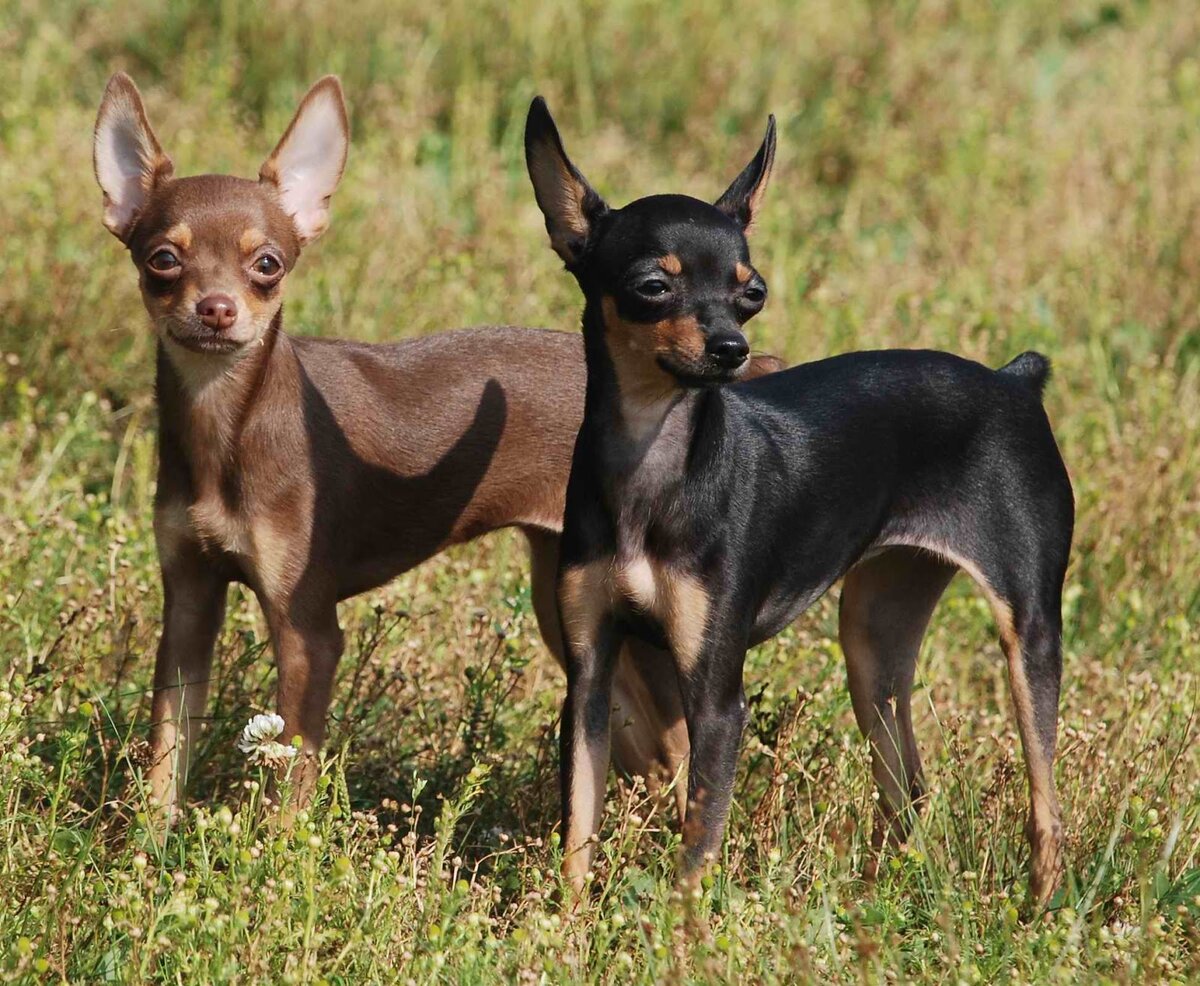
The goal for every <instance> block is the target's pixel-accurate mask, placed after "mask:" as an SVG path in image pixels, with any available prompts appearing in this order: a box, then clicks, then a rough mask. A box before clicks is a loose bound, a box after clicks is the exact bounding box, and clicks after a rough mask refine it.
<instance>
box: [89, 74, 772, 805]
mask: <svg viewBox="0 0 1200 986" xmlns="http://www.w3.org/2000/svg"><path fill="white" fill-rule="evenodd" d="M348 144H349V128H348V124H347V119H346V110H345V105H344V102H343V99H342V92H341V87H340V85H339V84H338V81H337V79H335V78H334V77H332V76H329V77H326V78H324V79H321V80H320V81H319V82H317V83H316V85H314V86H313V87H312V89H311V90H309V92H308V94H307V95H306V96H305V97H304V100H303V101H302V102H301V104H300V107H299V109H298V110H297V112H296V116H295V118H294V119H293V120H292V122H291V124H290V125H289V126H288V128H287V131H286V132H285V133H284V135H283V137H282V139H281V140H280V141H279V144H278V146H277V147H276V148H275V150H274V151H273V152H272V154H271V155H270V157H268V158H267V160H266V163H264V164H263V166H262V168H261V169H260V171H259V178H258V180H257V181H255V180H247V179H243V178H235V177H231V176H227V175H201V176H197V177H189V178H174V177H172V164H171V159H170V158H169V157H168V156H167V155H166V154H165V153H164V152H163V150H162V147H161V146H160V145H159V142H158V140H157V138H156V137H155V135H154V131H153V130H152V129H151V127H150V124H149V122H148V120H147V118H146V113H145V109H144V107H143V104H142V100H141V97H140V95H139V93H138V90H137V88H136V87H135V86H134V84H133V82H132V80H130V79H129V77H128V76H126V75H123V74H117V75H114V76H113V77H112V79H111V80H110V81H109V83H108V87H107V89H106V90H105V93H104V98H103V101H102V103H101V105H100V112H99V116H98V118H97V120H96V131H95V168H96V177H97V180H98V181H99V183H100V187H101V189H102V190H103V192H104V224H105V226H107V227H108V229H109V230H110V231H111V232H112V233H113V234H115V235H116V236H117V237H118V239H120V240H121V242H122V243H124V244H125V245H126V246H127V247H128V249H129V252H130V255H131V257H132V259H133V262H134V265H135V266H136V267H137V269H138V272H139V276H140V285H141V291H142V298H143V300H144V302H145V305H146V310H147V311H148V312H149V314H150V318H151V321H152V322H153V325H154V328H155V331H156V334H157V337H158V368H157V369H158V378H157V394H158V404H159V412H160V432H159V460H160V461H159V471H158V490H157V497H156V503H155V520H154V526H155V535H156V538H157V542H158V553H159V560H160V563H161V566H162V577H163V597H164V613H163V634H162V641H161V644H160V646H159V651H158V660H157V664H156V666H155V674H154V702H153V710H152V717H153V725H152V730H151V748H152V758H153V762H152V766H151V767H150V770H149V782H150V788H151V793H152V794H153V796H154V797H155V798H157V799H158V800H159V801H160V802H161V803H163V804H165V805H174V804H175V803H176V801H177V799H178V798H179V796H180V792H181V791H182V785H183V781H184V775H185V773H186V764H187V746H188V730H189V722H190V720H191V719H194V718H196V717H199V716H202V715H203V714H204V708H205V700H206V697H207V691H208V689H207V682H208V679H209V675H210V667H211V662H212V654H213V646H214V642H215V640H216V636H217V633H218V631H219V630H220V626H221V621H222V617H223V613H224V607H225V596H226V589H227V586H228V585H229V583H230V582H234V581H237V582H242V583H244V584H246V585H248V586H249V587H250V588H251V589H252V590H253V591H254V593H255V595H256V596H257V597H258V600H259V602H260V603H261V605H262V608H263V611H264V613H265V615H266V619H267V623H268V625H269V628H270V633H271V641H272V644H273V646H274V648H275V657H276V661H277V662H278V669H279V696H278V710H279V713H280V715H282V717H283V719H284V721H285V723H286V730H285V734H284V736H283V739H284V740H285V741H286V740H290V739H291V738H292V737H294V736H300V737H301V741H302V750H303V752H304V753H305V754H306V757H305V759H304V760H303V761H302V763H301V766H300V768H299V770H298V774H299V790H300V791H301V793H302V795H303V794H306V793H307V791H308V790H309V788H310V786H311V782H312V780H313V777H314V767H315V760H314V754H315V753H316V751H317V750H318V749H319V747H320V745H321V742H322V739H323V737H324V732H325V717H326V712H327V711H328V707H329V702H330V693H331V690H332V686H333V678H334V671H335V669H336V666H337V662H338V658H339V656H340V655H341V652H342V631H341V629H340V627H339V626H338V621H337V602H338V601H339V600H341V599H345V598H347V597H349V596H353V595H355V594H357V593H360V592H363V591H365V590H367V589H370V588H373V587H375V586H378V585H380V584H382V583H384V582H386V581H388V580H389V579H391V578H393V577H394V576H396V575H398V574H400V573H402V572H404V571H406V570H408V569H410V568H412V567H413V566H414V565H417V564H418V563H420V562H422V561H424V560H426V559H427V558H429V557H431V556H432V555H434V554H436V553H437V552H439V551H441V550H442V549H443V548H445V547H447V546H448V545H451V544H456V543H460V542H462V541H466V540H469V539H470V538H473V537H476V536H478V535H480V534H483V533H486V532H488V531H494V530H496V529H498V528H501V527H519V528H520V529H521V530H522V531H523V532H524V533H525V535H526V536H527V538H528V540H529V544H530V549H531V554H532V560H533V575H532V581H533V601H534V609H535V612H536V615H537V619H538V622H539V626H540V627H541V630H542V635H543V637H544V639H545V640H546V643H547V645H548V646H549V647H550V649H551V651H553V652H554V654H555V655H556V657H558V658H559V660H560V662H561V660H562V635H561V632H560V630H559V626H558V617H557V613H556V606H555V601H554V579H555V574H556V569H557V564H558V533H559V531H560V530H561V527H562V514H563V503H564V494H565V488H566V481H567V474H568V471H569V469H570V464H571V452H572V448H573V446H574V442H575V436H576V433H577V431H578V429H579V423H580V421H581V419H582V412H583V407H582V400H581V395H582V393H583V389H584V379H585V374H584V365H583V347H582V342H581V339H580V337H579V336H578V335H573V334H565V333H557V332H546V331H534V330H529V329H516V328H488V329H479V330H473V331H460V332H448V333H445V334H442V335H439V336H435V337H431V338H425V339H418V340H412V341H408V342H403V343H399V344H396V345H375V346H368V345H363V344H359V343H354V342H337V341H325V340H317V339H296V338H291V337H289V336H288V335H286V334H285V333H284V332H283V329H282V320H283V319H282V309H281V305H282V295H283V282H284V281H285V280H286V277H287V275H288V273H289V272H290V271H291V270H292V269H293V267H294V266H295V264H296V261H297V259H298V257H299V255H300V251H301V249H302V248H303V247H304V246H305V245H306V244H307V243H309V242H310V241H311V240H313V239H315V238H316V237H317V236H319V235H320V234H321V232H322V231H323V230H324V229H325V227H326V226H327V224H328V222H329V199H330V196H331V195H332V194H333V192H334V189H335V188H336V187H337V184H338V182H339V180H340V178H341V174H342V169H343V167H344V165H345V161H346V153H347V148H348ZM780 365H781V364H780V363H779V362H778V361H777V360H774V359H773V358H770V357H760V358H759V359H758V360H757V361H756V362H755V364H754V366H753V368H752V369H751V370H750V371H749V372H750V373H751V374H760V373H767V372H771V371H772V370H774V369H778V368H779V366H780ZM613 723H614V726H615V727H616V728H614V730H613V743H614V753H615V757H616V760H617V763H618V766H619V767H620V768H621V769H622V770H624V771H625V772H626V773H629V774H634V775H642V776H646V777H648V778H653V777H655V776H656V775H657V776H663V775H664V774H665V775H666V776H673V775H674V774H675V772H676V771H677V769H678V767H679V764H680V763H682V762H683V761H684V760H686V756H687V730H686V727H685V725H684V721H683V712H682V707H681V705H680V697H679V688H678V683H677V681H676V678H675V673H674V669H673V667H672V665H671V662H670V661H669V659H667V657H666V656H665V655H664V654H662V653H661V652H660V651H657V650H655V649H653V648H651V647H648V646H645V645H634V646H632V647H630V648H629V649H628V650H626V651H625V652H624V653H623V654H622V656H621V659H620V665H619V669H618V672H617V676H616V682H615V693H614V709H613ZM180 768H184V769H180Z"/></svg>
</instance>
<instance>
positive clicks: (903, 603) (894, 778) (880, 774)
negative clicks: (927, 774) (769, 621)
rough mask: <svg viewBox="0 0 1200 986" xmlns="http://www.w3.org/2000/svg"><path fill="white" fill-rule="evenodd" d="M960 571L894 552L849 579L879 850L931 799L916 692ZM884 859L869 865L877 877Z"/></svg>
mask: <svg viewBox="0 0 1200 986" xmlns="http://www.w3.org/2000/svg"><path fill="white" fill-rule="evenodd" d="M955 571H956V568H955V566H954V565H952V564H950V563H949V562H946V561H944V560H942V559H941V558H938V557H936V556H935V555H932V554H930V553H928V552H923V551H920V550H917V549H912V548H890V549H887V550H885V551H884V552H882V553H881V554H878V555H875V556H874V557H872V558H869V559H868V560H866V561H864V562H861V563H860V564H858V565H857V566H855V567H854V568H853V569H851V570H850V572H849V573H847V575H846V578H845V582H844V584H843V586H842V600H841V609H840V613H839V629H840V636H841V644H842V651H843V653H844V654H845V656H846V670H847V676H848V678H849V681H850V698H851V701H852V702H853V705H854V716H855V719H856V720H857V721H858V728H859V729H860V730H861V731H862V734H863V735H864V736H865V737H866V738H867V739H869V740H870V742H871V773H872V774H873V776H874V778H875V783H876V785H877V786H878V789H879V803H878V806H877V809H876V813H875V828H874V832H873V834H872V839H871V841H872V845H873V846H874V847H875V849H877V850H878V849H879V848H881V847H882V846H883V845H884V843H885V842H886V841H888V840H889V839H891V840H893V841H897V842H898V841H902V840H903V839H904V837H905V836H906V835H907V834H908V826H909V821H910V816H909V809H910V806H916V805H917V804H918V803H919V801H920V799H921V797H922V795H923V794H924V786H923V783H922V777H921V755H920V752H919V751H918V749H917V742H916V738H915V737H914V735H913V727H912V707H911V699H910V696H911V692H912V683H913V676H914V673H915V671H916V666H917V657H918V654H919V653H920V649H921V640H922V639H923V638H924V636H925V628H926V627H927V626H928V624H929V617H930V615H931V614H932V613H933V609H934V607H935V606H936V605H937V601H938V599H939V598H940V597H941V595H942V592H943V591H944V590H945V588H946V585H947V584H948V583H949V581H950V579H951V578H952V577H953V576H954V573H955ZM877 862H878V860H877V858H872V859H871V861H870V862H869V863H868V866H867V872H868V875H869V876H872V875H874V872H875V867H876V865H877Z"/></svg>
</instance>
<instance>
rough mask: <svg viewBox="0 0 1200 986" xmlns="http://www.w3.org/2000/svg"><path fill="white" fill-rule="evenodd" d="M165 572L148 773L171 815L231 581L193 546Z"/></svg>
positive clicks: (167, 561)
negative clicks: (227, 580) (220, 573)
mask: <svg viewBox="0 0 1200 986" xmlns="http://www.w3.org/2000/svg"><path fill="white" fill-rule="evenodd" d="M162 577H163V634H162V640H161V641H160V642H159V645H158V658H157V660H156V662H155V665H154V700H153V703H152V707H151V719H152V722H151V727H150V758H151V760H150V768H149V770H148V771H147V774H146V779H147V782H148V784H149V789H150V792H149V793H150V795H151V797H152V798H153V799H154V800H155V801H156V802H157V803H158V804H159V805H160V806H162V807H163V808H165V809H166V810H167V813H168V818H169V817H170V815H171V814H172V813H173V811H174V810H175V808H176V806H177V805H178V803H179V801H181V800H182V797H183V789H184V784H185V782H186V777H187V764H188V751H189V745H190V740H191V724H192V720H193V719H198V718H199V717H201V716H203V715H204V707H205V702H206V700H207V698H208V680H209V675H210V673H211V669H212V656H213V647H214V645H215V644H216V640H217V634H218V632H220V629H221V620H222V618H223V617H224V615H225V590H226V588H227V587H228V582H226V580H225V579H224V578H222V577H221V576H219V575H217V574H216V573H215V572H213V570H212V567H211V566H210V565H208V564H207V563H206V561H205V559H204V558H203V556H202V555H201V554H200V551H199V549H198V548H194V547H189V548H186V549H181V550H179V551H177V552H175V553H174V554H173V557H170V558H168V559H164V561H163V571H162Z"/></svg>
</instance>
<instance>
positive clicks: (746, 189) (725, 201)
mask: <svg viewBox="0 0 1200 986" xmlns="http://www.w3.org/2000/svg"><path fill="white" fill-rule="evenodd" d="M774 164H775V115H774V114H771V116H770V117H769V118H768V120H767V135H766V136H765V137H764V138H763V142H762V147H760V148H759V149H758V153H757V154H755V155H754V160H753V161H751V162H750V163H749V164H748V165H746V169H745V170H744V171H743V172H742V173H741V174H740V175H738V176H737V177H736V178H735V179H734V180H733V184H732V185H730V186H729V187H728V188H727V189H725V194H724V195H722V196H721V197H720V198H719V199H717V201H716V202H715V203H713V204H714V205H716V207H717V208H718V209H720V210H721V211H722V212H723V213H725V215H727V216H728V217H729V218H730V219H732V220H733V221H734V222H737V223H741V226H742V229H743V230H746V231H749V229H750V227H751V226H752V225H754V218H755V216H757V215H758V208H759V206H760V205H762V197H763V192H765V191H766V189H767V181H768V180H769V179H770V177H771V168H772V166H773V165H774Z"/></svg>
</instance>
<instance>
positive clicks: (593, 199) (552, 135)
mask: <svg viewBox="0 0 1200 986" xmlns="http://www.w3.org/2000/svg"><path fill="white" fill-rule="evenodd" d="M525 165H526V167H528V169H529V178H530V180H531V181H532V182H533V194H534V195H535V196H536V198H537V204H538V208H540V209H541V210H542V215H544V216H545V217H546V232H547V233H549V234H550V245H551V246H552V247H554V251H555V253H557V254H558V255H559V256H560V257H562V259H563V261H564V262H565V263H566V265H567V267H568V268H570V267H571V266H572V265H573V264H575V263H577V262H578V260H579V258H580V257H581V256H582V255H583V251H584V247H586V246H587V239H588V235H589V234H590V233H591V232H592V228H593V226H594V224H595V222H596V220H597V219H599V218H600V217H601V216H602V215H604V213H606V212H607V211H608V206H607V205H605V204H604V200H603V199H602V198H600V196H599V195H598V194H596V191H595V190H594V189H593V188H592V186H591V185H589V184H588V183H587V179H586V178H584V177H583V175H581V174H580V173H579V169H578V168H576V167H575V165H573V164H572V163H571V159H570V158H568V157H567V152H566V151H564V150H563V145H562V139H561V138H560V137H559V136H558V127H556V126H555V125H554V120H553V118H552V117H551V116H550V110H549V109H547V108H546V101H545V100H544V99H542V97H541V96H538V97H537V98H536V99H534V101H533V103H532V104H531V105H530V107H529V116H528V117H527V118H526V120H525Z"/></svg>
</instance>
